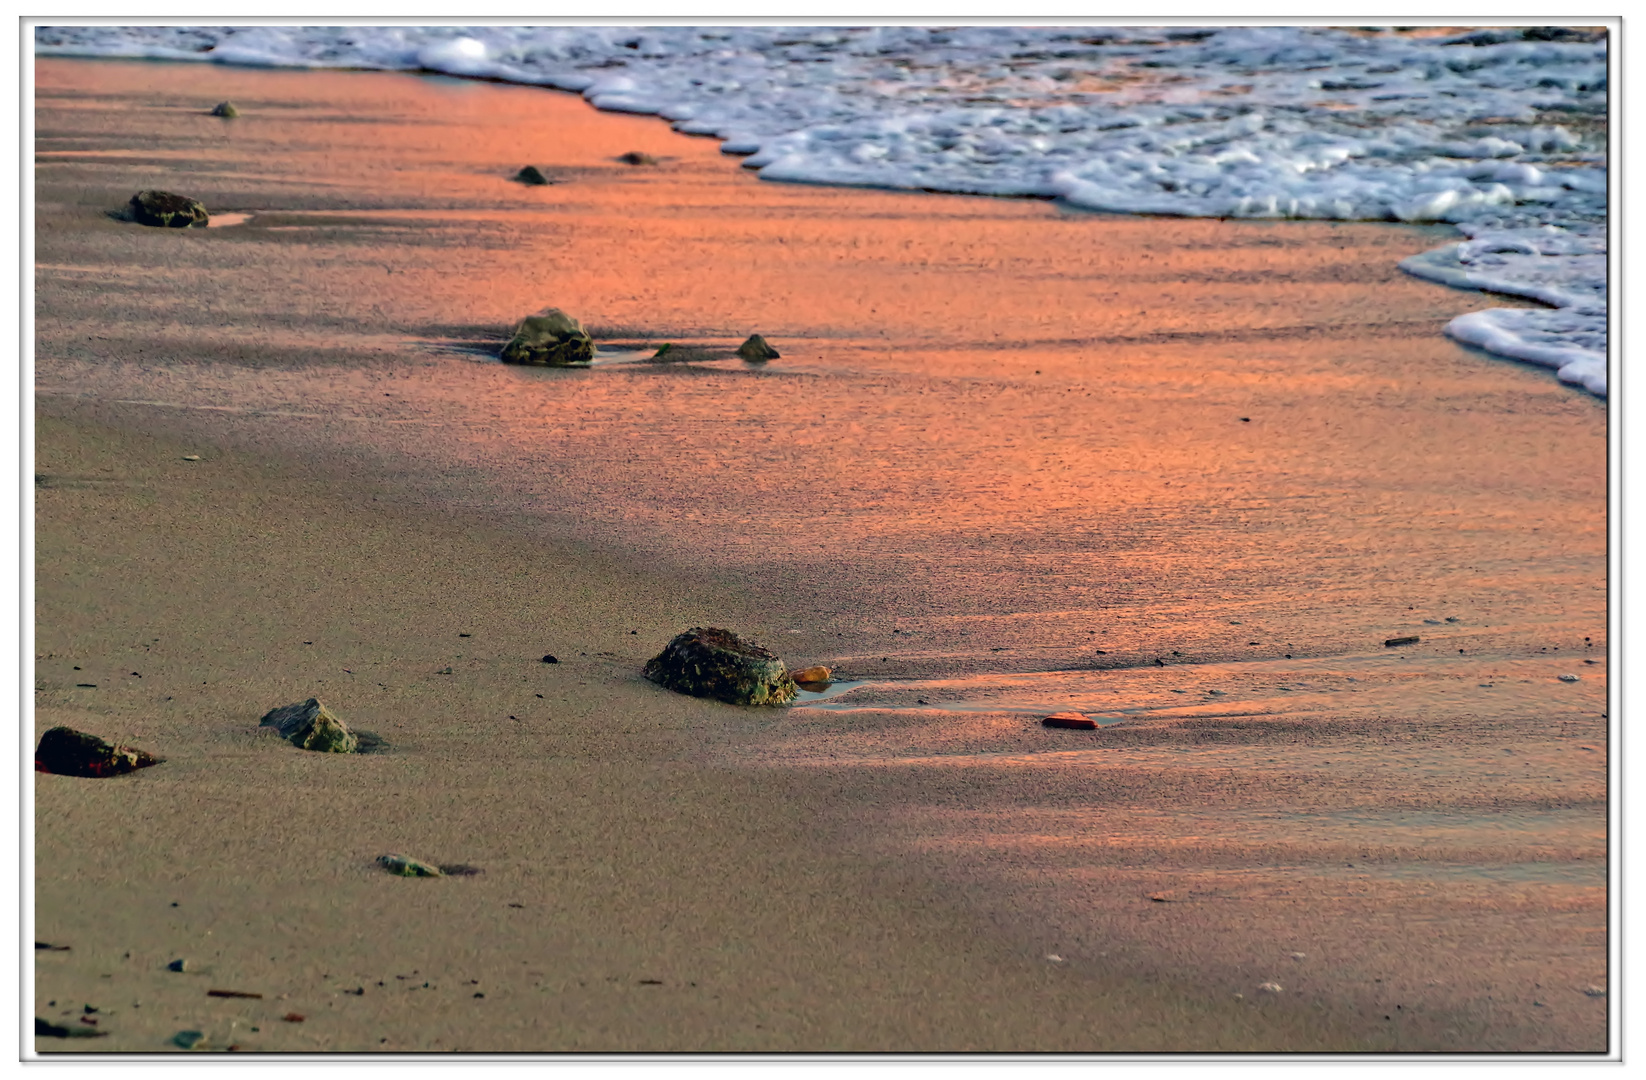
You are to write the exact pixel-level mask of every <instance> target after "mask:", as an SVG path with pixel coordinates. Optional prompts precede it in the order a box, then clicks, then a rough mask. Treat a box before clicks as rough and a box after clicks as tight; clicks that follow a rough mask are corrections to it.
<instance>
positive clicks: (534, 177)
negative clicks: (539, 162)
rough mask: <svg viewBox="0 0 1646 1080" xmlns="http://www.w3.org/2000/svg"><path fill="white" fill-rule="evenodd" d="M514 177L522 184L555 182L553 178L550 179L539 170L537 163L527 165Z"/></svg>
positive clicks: (536, 184) (537, 184)
mask: <svg viewBox="0 0 1646 1080" xmlns="http://www.w3.org/2000/svg"><path fill="white" fill-rule="evenodd" d="M514 178H515V179H516V180H518V181H520V182H521V183H522V184H532V185H534V186H541V185H543V184H552V183H554V181H553V180H550V179H549V178H548V177H546V176H544V175H543V174H542V173H541V172H539V171H538V168H537V166H536V165H527V166H526V167H525V168H524V169H521V170H520V171H519V172H517V173H515V174H514Z"/></svg>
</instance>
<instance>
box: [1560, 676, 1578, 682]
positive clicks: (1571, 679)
mask: <svg viewBox="0 0 1646 1080" xmlns="http://www.w3.org/2000/svg"><path fill="white" fill-rule="evenodd" d="M1560 681H1561V682H1577V676H1576V675H1562V676H1561V677H1560Z"/></svg>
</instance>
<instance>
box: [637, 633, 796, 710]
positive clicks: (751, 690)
mask: <svg viewBox="0 0 1646 1080" xmlns="http://www.w3.org/2000/svg"><path fill="white" fill-rule="evenodd" d="M645 676H646V678H648V679H650V680H651V681H652V682H654V683H657V684H658V685H660V686H663V687H665V688H667V689H669V690H673V691H674V692H675V693H677V694H690V695H691V696H692V697H703V698H714V699H715V700H717V701H724V702H728V703H729V704H732V705H787V704H788V703H789V702H791V701H793V700H794V698H795V695H796V694H797V693H799V688H798V687H796V686H795V684H794V680H793V679H791V678H790V677H789V673H788V669H787V668H786V667H784V665H783V661H782V660H780V659H778V658H777V656H776V654H774V653H772V652H771V650H769V649H766V648H764V647H763V646H760V645H757V644H755V643H754V642H752V641H744V640H743V639H742V638H740V637H738V636H737V635H736V634H734V633H732V632H731V631H730V630H718V629H715V628H714V627H704V626H694V627H693V628H692V629H690V630H687V631H686V632H685V633H683V634H678V635H676V636H675V638H674V640H672V641H670V642H669V643H668V645H666V646H664V648H663V651H662V652H660V653H658V654H657V655H656V656H654V657H652V658H651V659H650V660H649V661H647V662H646V668H645Z"/></svg>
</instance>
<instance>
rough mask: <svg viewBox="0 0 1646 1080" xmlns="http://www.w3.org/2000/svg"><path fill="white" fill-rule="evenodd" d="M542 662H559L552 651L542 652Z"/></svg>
mask: <svg viewBox="0 0 1646 1080" xmlns="http://www.w3.org/2000/svg"><path fill="white" fill-rule="evenodd" d="M543 663H545V664H558V663H560V659H559V657H557V656H555V655H554V654H553V653H544V654H543Z"/></svg>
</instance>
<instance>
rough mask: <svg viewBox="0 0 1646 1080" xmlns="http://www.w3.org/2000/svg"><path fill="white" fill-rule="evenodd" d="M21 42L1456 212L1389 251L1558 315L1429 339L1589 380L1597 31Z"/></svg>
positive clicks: (248, 30) (1210, 204)
mask: <svg viewBox="0 0 1646 1080" xmlns="http://www.w3.org/2000/svg"><path fill="white" fill-rule="evenodd" d="M35 45H36V51H37V52H38V53H40V54H42V55H78V56H108V57H114V56H125V57H154V58H161V59H171V60H205V61H217V62H226V63H236V64H261V65H275V66H296V67H356V68H376V69H387V70H431V71H439V72H445V73H448V74H454V75H466V76H483V77H487V78H496V79H503V80H507V81H512V82H519V83H529V84H534V85H543V86H552V87H556V88H558V89H562V90H569V91H573V92H576V93H580V94H582V95H583V96H584V97H585V98H586V99H587V100H588V101H589V102H590V103H591V104H593V105H594V106H595V107H596V108H600V109H608V110H613V111H620V112H630V113H655V114H657V115H659V116H661V117H663V118H664V119H666V120H669V121H672V122H673V124H674V126H675V128H676V129H677V130H679V131H682V132H685V133H687V134H694V135H708V136H713V137H715V138H718V139H720V140H721V141H722V148H723V149H724V150H726V151H727V152H728V153H737V154H747V155H749V156H748V157H747V158H746V159H745V161H744V164H745V165H746V166H748V167H750V168H756V169H759V170H760V175H761V176H762V177H763V178H766V179H770V180H787V181H797V182H805V183H822V184H859V185H871V186H877V187H890V188H903V189H912V190H934V191H946V192H961V193H975V194H986V195H1025V196H1041V197H1053V198H1060V199H1063V200H1066V201H1067V202H1069V203H1072V204H1074V205H1077V206H1082V207H1086V208H1089V209H1093V210H1103V211H1113V212H1119V213H1138V214H1174V215H1190V216H1210V217H1261V218H1327V219H1336V220H1351V221H1352V220H1372V221H1405V222H1452V223H1456V224H1458V225H1459V227H1460V228H1462V229H1463V230H1464V232H1465V235H1466V236H1467V237H1468V239H1467V240H1465V241H1464V242H1463V243H1461V244H1458V245H1456V246H1454V247H1449V248H1445V249H1442V250H1441V251H1440V252H1431V253H1429V254H1428V255H1425V256H1420V257H1418V258H1416V259H1413V260H1407V262H1406V263H1405V264H1403V265H1404V267H1405V268H1406V269H1407V270H1409V271H1410V272H1412V273H1414V274H1417V275H1419V276H1422V277H1426V278H1429V279H1432V280H1436V281H1441V282H1444V283H1446V284H1450V285H1455V286H1459V287H1463V288H1474V289H1484V290H1489V291H1494V292H1503V293H1510V294H1514V295H1519V296H1526V297H1530V298H1533V299H1536V300H1539V301H1541V302H1544V303H1547V304H1551V305H1553V307H1554V308H1555V310H1553V311H1528V310H1523V309H1516V310H1493V311H1487V312H1478V313H1475V314H1472V315H1467V316H1464V317H1462V318H1460V319H1458V320H1456V321H1454V322H1453V323H1452V324H1451V325H1450V326H1449V327H1448V328H1447V332H1448V333H1449V334H1451V335H1452V336H1453V337H1455V338H1457V339H1458V340H1460V341H1465V342H1467V343H1469V344H1472V345H1477V346H1479V347H1481V348H1485V349H1488V350H1490V351H1492V352H1495V353H1499V354H1501V355H1505V356H1511V357H1515V358H1518V359H1522V360H1529V361H1531V362H1534V363H1542V364H1549V365H1550V366H1554V367H1556V368H1557V369H1558V370H1559V372H1560V374H1561V378H1562V379H1565V380H1566V381H1569V382H1577V383H1581V384H1582V385H1583V386H1585V387H1586V388H1588V389H1589V390H1590V391H1592V392H1594V393H1596V394H1602V395H1603V394H1605V392H1606V316H1605V311H1606V234H1605V227H1604V223H1605V220H1606V210H1607V203H1606V195H1607V170H1606V139H1605V121H1606V117H1607V68H1606V42H1605V40H1604V39H1597V38H1596V36H1595V35H1592V34H1585V33H1581V32H1574V31H1558V30H1557V31H1539V30H1531V31H1522V30H1485V31H1476V32H1472V33H1463V34H1454V35H1450V36H1445V35H1432V34H1431V35H1423V34H1415V33H1397V32H1393V31H1347V30H1335V29H1325V28H1318V27H1223V28H1217V29H1200V30H1194V29H1185V28H1170V29H1163V28H1121V27H1073V28H1068V27H1066V28H1014V27H999V26H989V27H958V28H954V27H951V28H933V27H908V26H898V27H862V28H847V27H821V28H818V27H786V26H775V27H774V26H764V27H695V28H693V27H658V28H635V27H564V26H549V27H496V26H487V27H471V28H456V27H228V28H212V27H107V26H73V27H39V28H37V30H36V37H35ZM1557 361H1558V362H1557Z"/></svg>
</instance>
